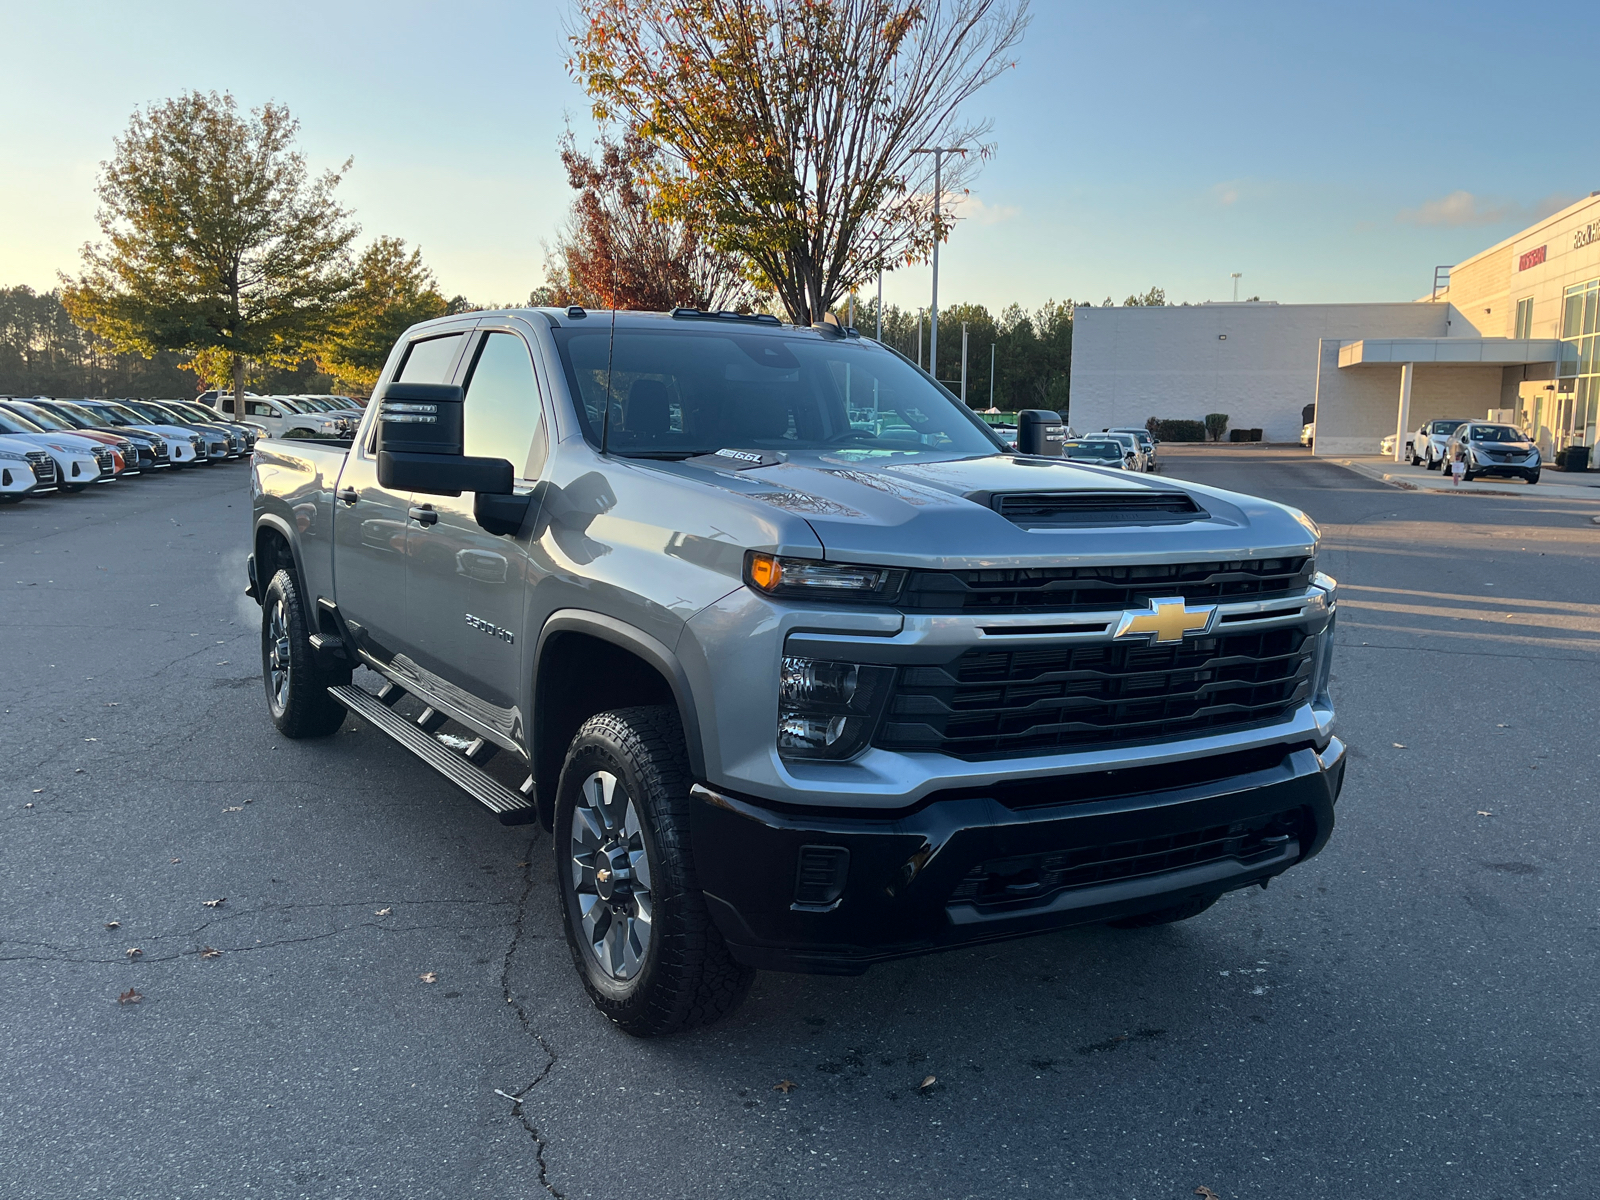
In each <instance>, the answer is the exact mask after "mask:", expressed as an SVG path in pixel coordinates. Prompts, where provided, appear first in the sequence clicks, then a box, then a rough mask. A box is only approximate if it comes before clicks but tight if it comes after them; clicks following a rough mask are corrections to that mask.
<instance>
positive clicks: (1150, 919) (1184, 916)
mask: <svg viewBox="0 0 1600 1200" xmlns="http://www.w3.org/2000/svg"><path fill="white" fill-rule="evenodd" d="M1220 899H1221V897H1220V896H1196V897H1194V898H1193V899H1191V900H1185V901H1184V902H1183V903H1182V904H1173V905H1170V906H1169V907H1167V908H1158V909H1156V910H1154V911H1153V912H1147V913H1140V914H1139V915H1138V916H1136V917H1120V918H1118V919H1117V920H1115V921H1107V922H1106V924H1107V925H1110V926H1111V927H1112V928H1113V929H1148V928H1149V927H1150V926H1152V925H1174V924H1176V923H1177V922H1179V921H1187V920H1188V919H1189V918H1190V917H1198V916H1199V915H1200V914H1201V913H1203V912H1205V910H1206V909H1208V908H1210V907H1211V906H1212V905H1213V904H1215V903H1216V902H1217V901H1218V900H1220Z"/></svg>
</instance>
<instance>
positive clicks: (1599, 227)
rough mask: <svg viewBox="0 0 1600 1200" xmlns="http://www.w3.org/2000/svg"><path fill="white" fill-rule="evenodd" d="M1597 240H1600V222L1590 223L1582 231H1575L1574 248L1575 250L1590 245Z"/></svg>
mask: <svg viewBox="0 0 1600 1200" xmlns="http://www.w3.org/2000/svg"><path fill="white" fill-rule="evenodd" d="M1596 240H1600V221H1590V222H1589V223H1588V224H1587V225H1585V226H1584V227H1583V228H1582V229H1574V230H1573V231H1572V248H1573V249H1574V250H1578V249H1581V248H1582V247H1584V246H1587V245H1590V244H1591V243H1593V242H1595V241H1596Z"/></svg>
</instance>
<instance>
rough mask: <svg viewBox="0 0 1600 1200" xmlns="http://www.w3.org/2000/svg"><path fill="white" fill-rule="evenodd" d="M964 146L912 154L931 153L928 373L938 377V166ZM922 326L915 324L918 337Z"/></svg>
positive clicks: (960, 150)
mask: <svg viewBox="0 0 1600 1200" xmlns="http://www.w3.org/2000/svg"><path fill="white" fill-rule="evenodd" d="M966 152H967V148H966V147H965V146H924V147H921V148H920V149H917V150H913V151H912V152H911V153H913V154H931V155H933V298H932V301H931V303H930V306H929V308H928V373H929V374H930V375H932V376H933V377H934V378H935V379H937V378H939V199H940V192H941V190H942V189H941V188H940V185H939V168H940V166H941V164H942V163H943V162H944V156H945V155H946V154H960V155H965V154H966ZM921 334H922V326H921V324H920V323H919V324H918V325H917V335H918V337H919V339H920V337H921Z"/></svg>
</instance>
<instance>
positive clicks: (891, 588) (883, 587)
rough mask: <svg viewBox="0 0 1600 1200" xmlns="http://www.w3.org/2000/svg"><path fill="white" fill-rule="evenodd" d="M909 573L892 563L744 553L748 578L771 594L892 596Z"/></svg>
mask: <svg viewBox="0 0 1600 1200" xmlns="http://www.w3.org/2000/svg"><path fill="white" fill-rule="evenodd" d="M905 574H906V573H905V572H904V571H898V570H892V569H890V568H888V567H859V566H850V565H847V564H844V563H824V562H817V561H815V560H813V559H809V558H778V557H777V556H776V555H772V554H761V553H759V552H757V551H754V550H752V551H750V552H749V553H748V554H746V555H745V556H744V580H745V582H746V583H748V584H749V585H750V586H751V587H753V588H755V589H756V590H757V591H758V592H763V593H765V594H766V595H768V596H794V597H797V598H801V599H807V600H824V599H832V598H838V599H841V600H850V599H854V600H879V601H883V600H892V599H893V598H894V597H895V595H896V594H897V593H898V592H899V591H900V585H901V583H902V582H903V581H904V580H905Z"/></svg>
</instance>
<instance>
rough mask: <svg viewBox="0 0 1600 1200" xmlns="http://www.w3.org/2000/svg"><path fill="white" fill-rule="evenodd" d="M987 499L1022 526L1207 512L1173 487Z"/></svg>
mask: <svg viewBox="0 0 1600 1200" xmlns="http://www.w3.org/2000/svg"><path fill="white" fill-rule="evenodd" d="M971 499H979V497H976V496H974V497H971ZM988 501H989V505H990V507H991V508H993V509H994V510H995V512H997V513H999V514H1000V515H1001V516H1002V517H1004V518H1006V520H1008V521H1011V522H1013V523H1014V524H1017V525H1020V526H1022V527H1023V528H1024V529H1061V528H1072V527H1076V526H1089V525H1173V524H1180V523H1182V522H1184V521H1195V520H1200V519H1203V518H1204V517H1205V516H1206V515H1207V514H1206V511H1205V509H1203V508H1201V507H1200V506H1199V505H1198V504H1196V503H1195V502H1194V500H1193V499H1192V498H1191V497H1190V496H1189V494H1188V493H1187V492H1180V491H1175V490H1174V491H1166V490H1160V491H1155V490H1152V491H1133V490H1131V489H1130V490H1123V491H1115V492H1009V493H1000V494H993V495H990V496H989V497H988Z"/></svg>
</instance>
